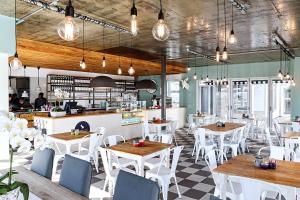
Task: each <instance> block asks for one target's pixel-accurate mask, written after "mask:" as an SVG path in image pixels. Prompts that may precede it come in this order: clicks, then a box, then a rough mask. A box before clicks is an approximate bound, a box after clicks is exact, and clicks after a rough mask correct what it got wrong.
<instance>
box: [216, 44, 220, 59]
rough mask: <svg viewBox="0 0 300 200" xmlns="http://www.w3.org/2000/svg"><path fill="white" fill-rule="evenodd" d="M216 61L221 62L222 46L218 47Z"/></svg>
mask: <svg viewBox="0 0 300 200" xmlns="http://www.w3.org/2000/svg"><path fill="white" fill-rule="evenodd" d="M216 61H217V62H220V47H219V46H218V47H217V48H216Z"/></svg>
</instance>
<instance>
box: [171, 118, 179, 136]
mask: <svg viewBox="0 0 300 200" xmlns="http://www.w3.org/2000/svg"><path fill="white" fill-rule="evenodd" d="M177 124H178V122H177V121H171V133H172V134H173V135H174V134H175V132H176V128H177Z"/></svg>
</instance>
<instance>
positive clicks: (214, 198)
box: [209, 195, 221, 200]
mask: <svg viewBox="0 0 300 200" xmlns="http://www.w3.org/2000/svg"><path fill="white" fill-rule="evenodd" d="M209 200H221V199H219V198H218V197H215V196H213V195H211V196H210V197H209Z"/></svg>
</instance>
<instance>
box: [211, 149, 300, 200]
mask: <svg viewBox="0 0 300 200" xmlns="http://www.w3.org/2000/svg"><path fill="white" fill-rule="evenodd" d="M254 160H255V158H254V156H252V155H240V156H236V157H233V158H232V159H230V160H229V161H228V162H226V163H224V164H223V165H220V166H218V167H217V168H216V169H214V170H213V171H214V172H215V173H218V174H222V175H223V176H224V177H223V181H222V182H223V183H222V184H221V190H222V191H221V193H222V195H221V196H222V197H223V198H225V193H226V184H228V182H227V180H228V176H235V177H238V178H239V179H252V180H253V179H254V180H259V181H264V182H267V183H272V184H276V185H279V186H281V187H286V188H289V190H288V191H289V192H288V193H287V194H285V195H287V196H286V198H287V199H288V200H293V199H295V197H296V188H300V163H297V162H290V161H280V160H277V161H276V162H277V168H276V169H268V170H264V169H261V168H258V167H255V166H254ZM245 195H247V194H245Z"/></svg>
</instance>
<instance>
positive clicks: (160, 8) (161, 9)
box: [159, 0, 162, 11]
mask: <svg viewBox="0 0 300 200" xmlns="http://www.w3.org/2000/svg"><path fill="white" fill-rule="evenodd" d="M159 4H160V10H161V11H162V3H161V0H159Z"/></svg>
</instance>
